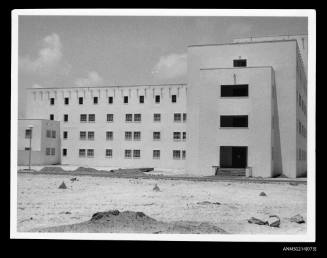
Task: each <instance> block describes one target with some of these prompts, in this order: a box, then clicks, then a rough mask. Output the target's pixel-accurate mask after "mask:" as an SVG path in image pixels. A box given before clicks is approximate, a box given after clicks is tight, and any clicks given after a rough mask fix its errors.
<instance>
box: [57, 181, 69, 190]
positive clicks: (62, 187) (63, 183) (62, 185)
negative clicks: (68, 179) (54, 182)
mask: <svg viewBox="0 0 327 258" xmlns="http://www.w3.org/2000/svg"><path fill="white" fill-rule="evenodd" d="M58 188H59V189H67V186H66V184H65V182H64V181H63V182H62V183H61V185H60V186H59V187H58Z"/></svg>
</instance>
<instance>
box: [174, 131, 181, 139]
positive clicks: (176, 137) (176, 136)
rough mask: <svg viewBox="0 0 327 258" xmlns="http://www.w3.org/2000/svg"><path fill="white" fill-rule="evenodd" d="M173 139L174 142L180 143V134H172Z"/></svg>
mask: <svg viewBox="0 0 327 258" xmlns="http://www.w3.org/2000/svg"><path fill="white" fill-rule="evenodd" d="M173 138H174V141H180V140H181V133H180V132H174V134H173Z"/></svg>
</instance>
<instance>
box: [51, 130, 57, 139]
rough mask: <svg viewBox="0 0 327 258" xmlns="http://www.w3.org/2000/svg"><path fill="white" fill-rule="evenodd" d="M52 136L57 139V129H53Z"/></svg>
mask: <svg viewBox="0 0 327 258" xmlns="http://www.w3.org/2000/svg"><path fill="white" fill-rule="evenodd" d="M51 136H52V138H54V139H56V137H57V133H56V131H52V132H51Z"/></svg>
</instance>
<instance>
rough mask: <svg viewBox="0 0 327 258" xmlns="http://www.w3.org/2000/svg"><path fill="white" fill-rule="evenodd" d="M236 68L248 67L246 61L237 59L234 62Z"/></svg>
mask: <svg viewBox="0 0 327 258" xmlns="http://www.w3.org/2000/svg"><path fill="white" fill-rule="evenodd" d="M233 64H234V67H245V66H246V59H235V60H234V61H233Z"/></svg>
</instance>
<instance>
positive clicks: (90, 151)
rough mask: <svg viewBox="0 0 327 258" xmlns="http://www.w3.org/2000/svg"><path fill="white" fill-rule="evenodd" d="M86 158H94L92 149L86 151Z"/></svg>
mask: <svg viewBox="0 0 327 258" xmlns="http://www.w3.org/2000/svg"><path fill="white" fill-rule="evenodd" d="M87 156H88V157H94V149H88V150H87Z"/></svg>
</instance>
